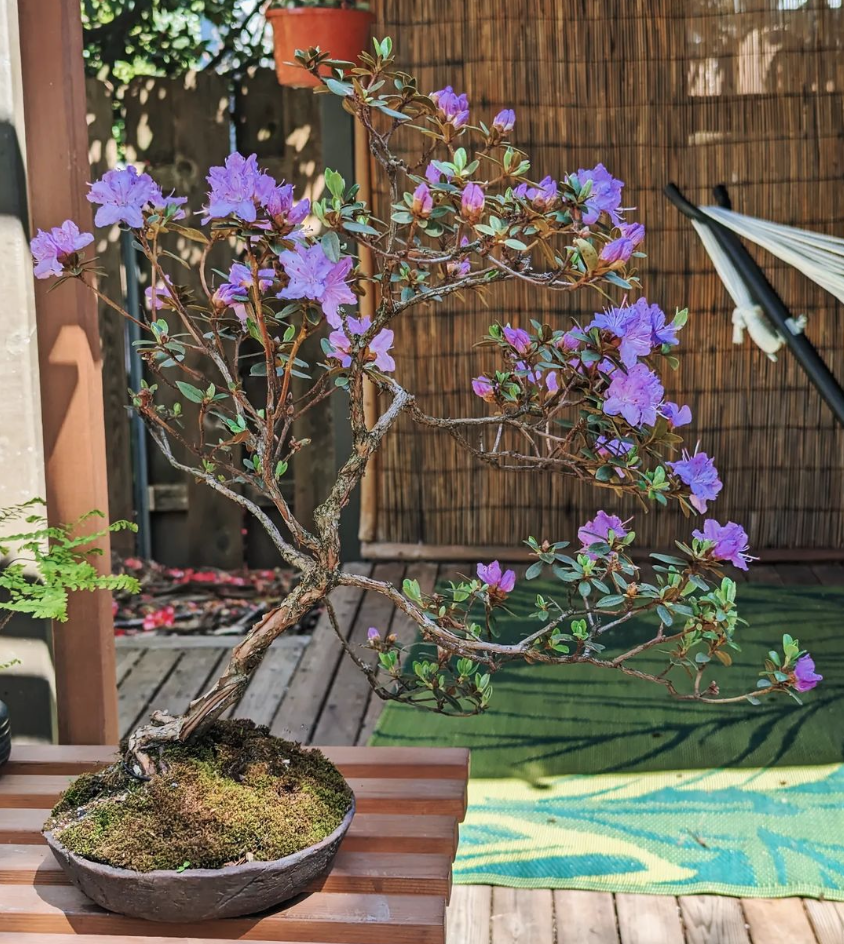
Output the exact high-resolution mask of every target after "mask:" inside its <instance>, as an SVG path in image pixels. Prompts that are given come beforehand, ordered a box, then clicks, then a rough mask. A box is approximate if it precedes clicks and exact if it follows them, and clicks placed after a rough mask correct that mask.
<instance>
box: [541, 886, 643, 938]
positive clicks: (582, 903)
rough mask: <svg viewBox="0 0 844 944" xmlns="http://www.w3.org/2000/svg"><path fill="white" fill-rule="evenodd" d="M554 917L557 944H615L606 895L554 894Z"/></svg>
mask: <svg viewBox="0 0 844 944" xmlns="http://www.w3.org/2000/svg"><path fill="white" fill-rule="evenodd" d="M554 913H555V915H556V924H557V944H618V925H617V922H616V916H615V901H614V900H613V896H612V895H611V894H610V893H609V892H581V891H569V890H558V891H555V892H554ZM654 944H656V942H654Z"/></svg>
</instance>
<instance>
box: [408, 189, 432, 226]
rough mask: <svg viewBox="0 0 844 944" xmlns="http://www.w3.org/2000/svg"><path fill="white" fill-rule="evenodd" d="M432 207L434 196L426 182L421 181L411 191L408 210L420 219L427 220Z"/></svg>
mask: <svg viewBox="0 0 844 944" xmlns="http://www.w3.org/2000/svg"><path fill="white" fill-rule="evenodd" d="M433 209H434V198H433V197H432V196H431V189H430V187H429V186H428V185H427V184H426V183H421V184H419V186H418V187H417V188H416V189H415V190H414V191H413V200H412V201H411V204H410V212H411V213H412V214H413V215H414V216H417V217H419V219H420V220H427V219H428V217H429V216H430V215H431V210H433Z"/></svg>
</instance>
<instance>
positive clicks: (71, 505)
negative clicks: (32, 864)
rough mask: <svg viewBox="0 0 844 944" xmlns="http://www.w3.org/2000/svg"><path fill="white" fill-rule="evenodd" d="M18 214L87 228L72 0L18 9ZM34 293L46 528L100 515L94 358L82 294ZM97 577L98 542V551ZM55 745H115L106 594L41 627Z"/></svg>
mask: <svg viewBox="0 0 844 944" xmlns="http://www.w3.org/2000/svg"><path fill="white" fill-rule="evenodd" d="M18 17H19V22H20V47H21V75H22V78H23V98H24V114H25V123H26V155H27V179H28V187H29V210H30V220H31V223H32V227H33V231H34V230H35V229H36V228H38V227H41V228H42V229H47V228H48V227H50V226H57V225H59V224H60V223H61V222H62V221H63V220H65V219H73V220H75V221H76V223H77V224H78V225H79V227H80V228H81V229H83V230H91V228H92V226H91V205H90V204H89V203H88V202H87V200H86V199H85V194H86V192H87V187H86V183H87V181H88V178H89V165H88V128H87V124H86V104H85V75H84V70H83V61H82V23H81V20H80V16H79V3H78V0H39V2H38V3H32V2H31V0H19V3H18ZM48 288H49V285H48V283H46V282H44V281H38V282H37V283H36V287H35V305H36V320H37V327H38V353H39V365H40V373H41V403H42V425H43V432H44V461H45V472H46V489H47V496H46V497H47V509H48V516H49V518H50V521H51V522H68V521H73V520H74V519H75V518H77V517H78V516H79V515H80V514H82V513H84V512H86V511H90V510H91V509H93V508H97V509H101V510H103V511H105V510H107V508H108V485H107V475H106V448H105V426H104V419H103V389H102V376H101V372H102V357H101V352H100V338H99V333H98V326H97V305H96V301H95V299H94V297H93V296H92V295H90V294H89V293H87V292H86V291H85V290H84V289H83V288H82V286H80V285H78V284H75V283H67V284H65V285H63V286H61V288H60V289H59V290H58V291H55V292H51V293H49V294H48V292H47V289H48ZM100 547H101V549H102V551H103V556H102V557H101V558H100V559H99V561H100V565H101V566H102V569H103V571H104V572H107V571H108V569H109V568H110V563H111V562H110V553H109V542H108V540H104V541H102V542H101V543H100ZM53 645H54V658H55V665H56V686H57V710H58V724H59V740H60V741H61V742H62V743H69V744H113V743H115V742H116V741H117V734H118V729H117V687H116V684H115V669H114V631H113V626H112V616H111V596H110V594H109V593H107V592H105V591H97V592H95V593H84V594H76V595H74V596H72V597H71V603H70V606H69V619H68V621H67V622H66V623H57V624H55V625H54V627H53Z"/></svg>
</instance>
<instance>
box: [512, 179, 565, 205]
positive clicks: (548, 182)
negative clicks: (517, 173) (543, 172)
mask: <svg viewBox="0 0 844 944" xmlns="http://www.w3.org/2000/svg"><path fill="white" fill-rule="evenodd" d="M513 193H514V194H515V195H516V196H517V197H519V198H520V199H522V200H530V202H531V203H532V204H533V206H534V207H536V209H537V210H550V209H551V207H552V206H553V205H554V204H555V203H556V202H557V196H558V194H559V190H558V188H557V181H556V180H554V178H553V177H551V175H550V174H549V175H548V176H547V177H543V178H542V180H540V181H539V184H538V185H537V186H536V187H531V186H529V185H528V184H519V186H518V187H516V188H515V190H514V191H513Z"/></svg>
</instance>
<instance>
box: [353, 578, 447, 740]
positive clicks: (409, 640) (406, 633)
mask: <svg viewBox="0 0 844 944" xmlns="http://www.w3.org/2000/svg"><path fill="white" fill-rule="evenodd" d="M437 570H438V568H437V565H436V564H431V563H412V564H410V565H408V568H407V570H406V571H405V575H404V579H405V580H416V581H418V582H419V588H420V590H421V591H422V592H423V593H431V592H432V591H433V589H434V587H435V586H436V583H437ZM390 632H391V633H393V634H394V635H395V637H396V641H397V643H398V645H399V647H400V648H401V649H403V650H404V651H405V652H406V651H407V650H408V649H409V648H410V646H412V645H413V643H414V642H415V641H416V636H417V627H416V624H415V623H414V622H413V620H411V619H410V618H409V617H408V616H406V615H405V614H404V613H396V614H395V616H394V617H393V622H392V624H391V626H390ZM385 704H386V702H385V701H384V700H383V699H381V698H379V697H378V696H377V695H375V694H374V693H373V694H370V697H369V703H368V704H367V706H366V714H365V715H364V718H363V724H362V725H361V729H360V731H359V732H358V738H357V743H358V744H361V745H363V744H367V743H368V742H369V739H370V738H371V737H372V735H373V733H374V731H375V726H376V725H377V724H378V719H379V718H380V717H381V712H382V711H383V710H384V705H385Z"/></svg>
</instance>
